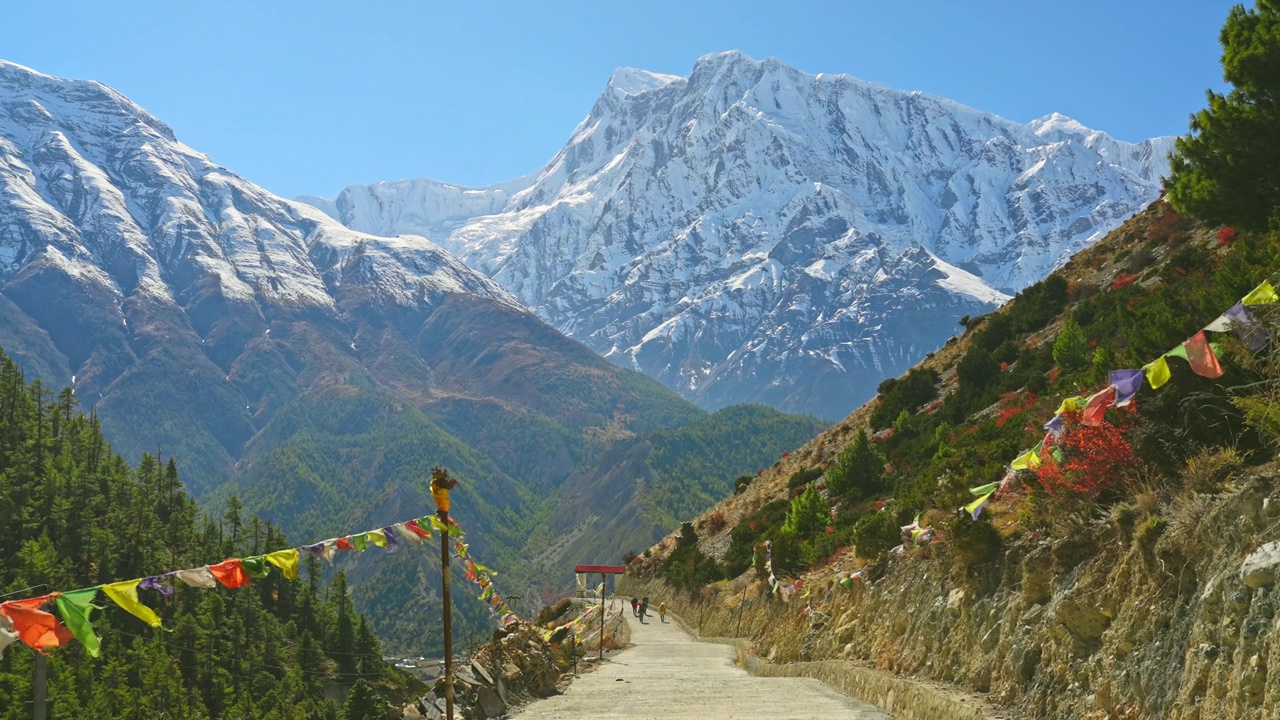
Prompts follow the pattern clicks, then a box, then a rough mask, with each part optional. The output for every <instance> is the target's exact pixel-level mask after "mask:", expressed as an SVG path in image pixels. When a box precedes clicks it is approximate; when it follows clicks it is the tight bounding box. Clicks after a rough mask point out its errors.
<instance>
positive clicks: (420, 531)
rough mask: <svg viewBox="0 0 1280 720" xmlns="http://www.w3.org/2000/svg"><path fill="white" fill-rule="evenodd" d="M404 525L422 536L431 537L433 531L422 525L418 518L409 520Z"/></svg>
mask: <svg viewBox="0 0 1280 720" xmlns="http://www.w3.org/2000/svg"><path fill="white" fill-rule="evenodd" d="M404 526H405V527H406V528H408V529H409V532H411V533H413V534H414V535H417V536H418V537H420V538H430V537H431V531H430V530H424V529H423V528H422V526H421V525H419V524H418V521H417V520H410V521H409V522H407V523H405V524H404Z"/></svg>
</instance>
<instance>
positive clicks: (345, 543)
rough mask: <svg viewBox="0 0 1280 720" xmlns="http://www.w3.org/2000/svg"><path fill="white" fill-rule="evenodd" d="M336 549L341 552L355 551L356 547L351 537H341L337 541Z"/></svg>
mask: <svg viewBox="0 0 1280 720" xmlns="http://www.w3.org/2000/svg"><path fill="white" fill-rule="evenodd" d="M336 547H337V548H338V549H339V550H355V549H356V546H355V545H353V544H351V536H350V535H348V536H346V537H340V538H338V540H337V543H336Z"/></svg>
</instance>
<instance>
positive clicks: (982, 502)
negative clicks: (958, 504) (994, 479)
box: [964, 493, 995, 520]
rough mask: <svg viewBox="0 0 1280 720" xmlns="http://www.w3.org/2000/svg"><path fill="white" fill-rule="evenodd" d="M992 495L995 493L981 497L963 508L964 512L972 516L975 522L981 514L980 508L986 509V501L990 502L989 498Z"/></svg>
mask: <svg viewBox="0 0 1280 720" xmlns="http://www.w3.org/2000/svg"><path fill="white" fill-rule="evenodd" d="M994 494H995V493H987V494H986V495H983V496H982V497H980V498H978V499H977V500H974V501H973V502H971V503H969V504H968V505H965V506H964V509H965V512H967V513H969V514H970V515H972V516H973V519H974V520H977V519H978V516H979V515H981V514H982V508H984V507H986V505H987V501H988V500H990V499H991V496H992V495H994Z"/></svg>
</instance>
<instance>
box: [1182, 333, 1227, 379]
mask: <svg viewBox="0 0 1280 720" xmlns="http://www.w3.org/2000/svg"><path fill="white" fill-rule="evenodd" d="M1182 347H1183V348H1185V350H1186V353H1187V361H1188V362H1190V363H1191V371H1192V372H1194V373H1195V374H1197V375H1199V376H1201V377H1207V378H1216V377H1222V366H1221V365H1219V364H1218V356H1217V355H1214V354H1213V348H1212V347H1210V345H1209V340H1208V338H1206V337H1205V336H1204V331H1203V330H1201V331H1200V332H1198V333H1196V334H1195V335H1193V336H1192V337H1191V339H1190V340H1188V341H1186V342H1185V343H1183V344H1182Z"/></svg>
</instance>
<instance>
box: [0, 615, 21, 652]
mask: <svg viewBox="0 0 1280 720" xmlns="http://www.w3.org/2000/svg"><path fill="white" fill-rule="evenodd" d="M16 642H18V633H17V631H16V630H14V629H13V623H11V622H9V617H8V616H7V615H5V614H4V613H0V658H4V649H5V648H7V647H9V646H10V645H12V644H14V643H16Z"/></svg>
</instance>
